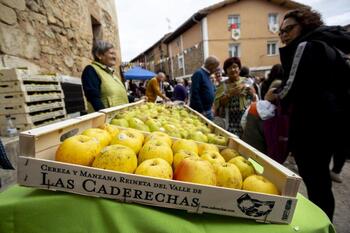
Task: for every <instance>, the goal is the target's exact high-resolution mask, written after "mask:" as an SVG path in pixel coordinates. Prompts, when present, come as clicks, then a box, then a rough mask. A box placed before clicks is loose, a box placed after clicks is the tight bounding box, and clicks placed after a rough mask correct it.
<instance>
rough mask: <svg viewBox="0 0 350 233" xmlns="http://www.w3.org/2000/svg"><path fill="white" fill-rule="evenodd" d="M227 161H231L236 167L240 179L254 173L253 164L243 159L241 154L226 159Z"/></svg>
mask: <svg viewBox="0 0 350 233" xmlns="http://www.w3.org/2000/svg"><path fill="white" fill-rule="evenodd" d="M228 162H229V163H233V164H234V165H236V166H237V167H238V169H239V170H240V172H241V174H242V179H243V180H244V179H245V178H247V177H248V176H251V175H254V174H255V169H254V166H253V164H252V163H251V162H250V161H248V160H247V159H245V158H244V157H243V156H237V157H234V158H233V159H231V160H230V161H228Z"/></svg>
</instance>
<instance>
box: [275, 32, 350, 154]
mask: <svg viewBox="0 0 350 233" xmlns="http://www.w3.org/2000/svg"><path fill="white" fill-rule="evenodd" d="M303 41H307V42H308V43H307V45H306V47H305V49H304V52H303V55H302V58H301V60H300V63H299V66H298V70H297V72H296V75H295V80H294V82H293V85H292V87H291V89H290V91H289V93H288V94H287V96H286V97H285V98H283V99H282V101H281V102H282V105H283V106H284V109H288V110H289V111H290V135H289V142H290V146H291V150H292V151H298V150H303V148H305V146H308V144H309V142H310V141H311V140H313V141H314V140H316V141H318V142H319V144H320V145H329V148H325V149H330V150H333V148H334V147H333V144H334V142H335V141H337V140H338V139H337V137H335V134H337V131H336V130H337V129H338V128H337V127H339V125H337V124H339V122H340V121H339V119H340V118H341V117H342V114H340V113H339V104H338V99H337V92H338V89H337V87H339V86H341V85H342V84H341V82H342V80H343V78H344V77H342V74H341V72H339V66H338V64H340V60H339V59H340V57H339V56H338V55H337V54H336V52H335V50H334V49H332V48H331V47H329V46H335V47H337V48H338V49H340V50H342V51H343V52H344V53H350V33H349V32H346V31H345V30H344V29H343V28H342V27H329V26H322V27H319V28H317V29H316V30H314V31H313V32H310V33H307V34H304V35H302V36H300V37H299V38H297V39H295V40H294V41H292V42H291V43H290V44H289V45H287V46H285V47H283V48H280V57H281V64H282V66H283V69H284V74H285V79H284V80H287V79H288V76H289V73H290V70H291V66H292V63H293V58H294V54H295V51H296V49H297V47H298V45H299V44H300V43H301V42H303ZM320 41H324V42H326V43H327V44H328V45H329V46H327V45H326V46H325V45H324V44H323V43H322V42H320ZM348 78H349V77H348ZM331 147H332V148H331Z"/></svg>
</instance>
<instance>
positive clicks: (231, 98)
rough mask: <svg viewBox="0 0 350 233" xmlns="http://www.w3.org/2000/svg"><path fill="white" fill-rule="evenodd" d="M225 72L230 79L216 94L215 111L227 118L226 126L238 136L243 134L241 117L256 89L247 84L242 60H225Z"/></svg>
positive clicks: (220, 86) (253, 97)
mask: <svg viewBox="0 0 350 233" xmlns="http://www.w3.org/2000/svg"><path fill="white" fill-rule="evenodd" d="M223 68H224V72H225V74H226V75H227V77H228V79H227V80H226V81H224V82H222V83H221V84H220V85H219V86H218V88H217V91H216V95H215V113H216V115H217V116H219V117H221V118H224V119H225V120H226V122H225V124H226V126H225V128H227V130H228V131H229V132H231V133H234V134H235V135H237V136H238V137H241V136H242V133H243V129H242V126H241V118H242V115H243V113H244V112H245V110H246V108H247V107H248V106H249V104H250V102H251V101H252V100H255V98H256V97H255V91H254V88H253V87H252V86H248V85H246V78H244V77H241V76H240V75H239V74H240V69H241V60H240V59H239V58H238V57H231V58H228V59H226V61H225V62H224V67H223Z"/></svg>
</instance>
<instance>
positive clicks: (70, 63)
mask: <svg viewBox="0 0 350 233" xmlns="http://www.w3.org/2000/svg"><path fill="white" fill-rule="evenodd" d="M64 64H66V66H68V67H69V68H72V67H73V65H74V59H73V58H72V57H71V56H64Z"/></svg>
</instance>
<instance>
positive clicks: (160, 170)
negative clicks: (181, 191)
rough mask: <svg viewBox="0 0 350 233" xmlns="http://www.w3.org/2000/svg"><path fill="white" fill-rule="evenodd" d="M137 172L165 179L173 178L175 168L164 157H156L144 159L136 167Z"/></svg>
mask: <svg viewBox="0 0 350 233" xmlns="http://www.w3.org/2000/svg"><path fill="white" fill-rule="evenodd" d="M135 174H138V175H143V176H152V177H158V178H163V179H172V178H173V169H172V168H171V166H170V165H169V163H168V162H167V161H165V160H164V159H161V158H154V159H148V160H145V161H143V162H142V163H141V164H140V165H139V166H138V167H137V168H136V171H135Z"/></svg>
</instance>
